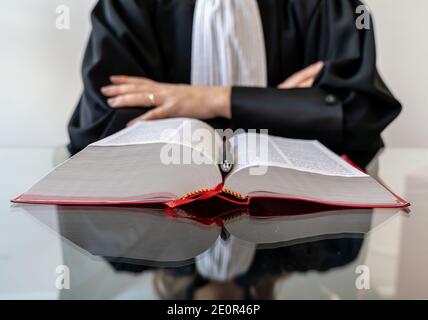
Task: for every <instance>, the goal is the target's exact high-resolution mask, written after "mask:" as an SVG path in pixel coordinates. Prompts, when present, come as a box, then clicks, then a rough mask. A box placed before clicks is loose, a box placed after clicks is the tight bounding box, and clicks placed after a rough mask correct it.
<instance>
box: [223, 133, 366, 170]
mask: <svg viewBox="0 0 428 320" xmlns="http://www.w3.org/2000/svg"><path fill="white" fill-rule="evenodd" d="M231 144H232V145H233V148H234V152H235V169H234V171H236V170H240V169H243V168H246V167H251V166H279V167H285V168H290V169H295V170H299V171H306V172H312V173H318V174H323V175H332V176H345V177H361V176H367V175H366V174H365V173H363V172H361V171H360V170H357V169H356V168H354V167H353V166H351V165H350V164H348V163H347V162H346V161H344V160H343V159H341V158H340V157H339V156H338V155H336V154H335V153H333V152H332V151H330V150H329V149H327V148H326V147H325V146H323V145H322V144H321V143H320V142H318V141H315V140H298V139H286V138H280V137H274V136H267V135H260V134H256V133H242V134H239V135H236V136H234V137H233V139H231Z"/></svg>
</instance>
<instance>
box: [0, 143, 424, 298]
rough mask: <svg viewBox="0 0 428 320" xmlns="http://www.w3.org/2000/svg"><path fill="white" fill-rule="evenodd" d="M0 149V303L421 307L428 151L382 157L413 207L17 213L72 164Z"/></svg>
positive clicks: (381, 169) (277, 205)
mask: <svg viewBox="0 0 428 320" xmlns="http://www.w3.org/2000/svg"><path fill="white" fill-rule="evenodd" d="M67 156H68V155H67V152H66V149H65V148H64V147H45V148H22V147H20V148H18V147H17V148H13V147H10V148H0V162H1V165H0V177H1V180H0V299H414V298H423V299H427V298H428V274H427V272H428V247H427V244H428V231H427V230H428V215H427V213H428V150H426V149H386V150H384V151H383V153H382V154H381V155H380V156H379V158H378V176H379V178H380V179H381V180H382V181H383V182H385V183H386V184H387V185H388V186H389V187H390V188H391V189H392V190H394V192H396V193H397V194H399V195H400V196H402V197H404V198H405V199H406V200H408V201H409V202H410V203H411V207H410V210H392V209H374V210H372V209H339V208H332V207H325V206H315V205H310V204H302V203H296V202H288V203H285V202H278V201H273V202H270V203H255V204H254V205H253V206H252V207H251V208H247V209H242V208H231V207H228V206H226V205H225V204H213V203H205V204H204V205H203V206H200V207H199V208H196V209H192V210H187V209H183V210H176V211H174V212H172V213H171V212H170V211H168V210H165V209H164V208H161V207H156V206H151V207H141V206H128V207H82V206H80V207H72V206H69V207H64V206H46V205H38V206H36V205H14V204H12V203H10V199H11V198H13V197H15V196H17V195H18V194H20V193H22V192H23V191H25V190H27V189H28V188H29V187H30V186H31V185H32V184H34V183H35V182H37V181H38V180H39V179H40V178H42V177H43V176H44V175H45V174H47V173H48V172H49V171H50V170H52V168H53V167H54V166H55V165H57V164H59V163H60V162H62V161H63V160H64V159H66V158H67Z"/></svg>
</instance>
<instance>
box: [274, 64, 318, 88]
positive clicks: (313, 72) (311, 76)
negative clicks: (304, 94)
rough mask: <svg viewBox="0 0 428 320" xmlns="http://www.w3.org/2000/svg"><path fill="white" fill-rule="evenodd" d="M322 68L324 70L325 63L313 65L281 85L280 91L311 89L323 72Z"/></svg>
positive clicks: (279, 86)
mask: <svg viewBox="0 0 428 320" xmlns="http://www.w3.org/2000/svg"><path fill="white" fill-rule="evenodd" d="M322 68H324V62H322V61H318V62H317V63H314V64H311V65H310V66H308V67H306V68H305V69H303V70H300V71H298V72H296V73H295V74H293V75H291V76H290V77H289V78H287V79H286V80H285V81H284V82H283V83H281V84H279V85H278V89H292V88H310V87H312V85H313V84H314V81H315V78H316V77H317V76H318V74H319V73H320V72H321V70H322Z"/></svg>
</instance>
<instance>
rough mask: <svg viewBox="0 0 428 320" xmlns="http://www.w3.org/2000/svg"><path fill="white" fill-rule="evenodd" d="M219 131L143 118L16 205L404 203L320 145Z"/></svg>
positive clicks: (71, 161)
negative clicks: (260, 200) (213, 200)
mask: <svg viewBox="0 0 428 320" xmlns="http://www.w3.org/2000/svg"><path fill="white" fill-rule="evenodd" d="M225 136H227V134H226V133H222V134H220V133H219V132H218V131H216V130H214V129H213V128H212V127H210V126H209V125H207V124H206V123H204V122H202V121H199V120H194V119H186V118H174V119H166V120H158V121H146V122H140V123H137V124H135V125H133V126H131V127H128V128H126V129H124V130H122V131H120V132H118V133H116V134H114V135H112V136H110V137H107V138H105V139H103V140H101V141H98V142H96V143H94V144H91V145H89V146H88V147H87V148H85V149H84V150H83V151H81V152H80V153H78V154H76V155H75V156H73V157H72V158H70V159H69V160H67V161H65V162H64V163H63V164H61V165H59V166H58V167H57V168H55V169H54V170H53V171H52V172H51V173H49V174H48V175H47V176H46V177H45V178H43V179H42V180H41V181H39V182H38V183H37V184H36V185H34V186H33V187H32V188H31V189H30V190H28V191H27V192H26V193H24V194H23V195H21V196H19V197H17V198H16V199H14V200H13V201H14V202H18V203H41V204H67V205H106V204H146V203H166V204H167V205H168V206H170V207H176V206H179V205H182V204H185V203H189V202H193V201H197V200H198V199H207V198H210V197H221V198H224V199H227V200H229V201H232V202H236V203H240V204H248V203H249V202H250V201H251V199H252V198H254V197H272V198H287V199H298V200H305V201H313V202H318V203H323V204H330V205H338V206H350V207H404V206H407V205H408V203H407V202H406V201H404V200H402V199H400V198H399V197H397V196H396V195H394V194H393V193H392V192H390V191H389V190H387V189H386V188H385V187H384V186H383V185H381V184H380V183H379V182H377V181H376V180H375V179H373V178H372V177H370V176H368V175H367V174H365V173H363V172H362V171H361V170H358V169H357V168H355V167H354V166H353V165H351V164H349V163H347V162H346V161H345V160H343V159H342V158H340V157H339V156H337V155H336V154H334V153H333V152H332V151H330V150H328V149H327V148H326V147H324V146H323V145H322V144H321V143H319V142H317V141H309V140H295V139H285V138H279V137H273V136H268V135H266V134H258V133H251V132H250V133H245V132H241V133H235V134H233V135H231V134H229V136H228V139H225V138H224V137H225Z"/></svg>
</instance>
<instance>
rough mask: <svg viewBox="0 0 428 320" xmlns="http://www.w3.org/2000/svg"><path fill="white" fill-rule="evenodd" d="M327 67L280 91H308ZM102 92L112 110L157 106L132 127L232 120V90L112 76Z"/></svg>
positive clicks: (297, 77) (311, 69) (309, 70)
mask: <svg viewBox="0 0 428 320" xmlns="http://www.w3.org/2000/svg"><path fill="white" fill-rule="evenodd" d="M323 66H324V63H323V62H317V63H315V64H312V65H310V66H308V67H306V68H305V69H303V70H301V71H299V72H297V73H295V74H293V75H292V76H290V77H289V78H287V79H286V80H285V81H284V82H282V83H281V84H280V85H278V89H292V88H309V87H312V85H313V83H314V80H315V78H316V77H317V75H318V74H319V73H320V71H321V70H322V68H323ZM110 81H111V85H109V86H105V87H103V88H102V89H101V92H102V94H103V95H105V96H106V97H108V100H107V102H108V104H109V105H110V107H112V108H129V107H154V108H153V109H152V110H150V111H148V112H146V113H145V114H143V115H142V116H139V117H137V118H135V119H133V120H132V121H130V122H129V125H130V124H133V123H135V122H136V121H142V120H155V119H163V118H171V117H189V118H197V119H203V120H206V119H212V118H216V117H222V118H227V119H230V118H231V87H219V86H218V87H215V86H213V87H208V86H192V85H183V84H169V83H160V82H156V81H153V80H150V79H147V78H143V77H129V76H111V77H110Z"/></svg>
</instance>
